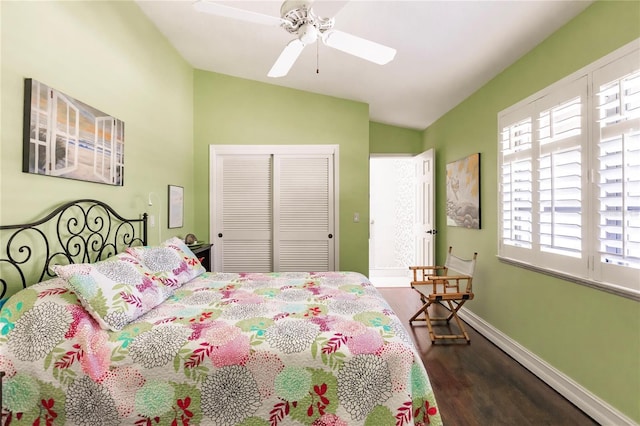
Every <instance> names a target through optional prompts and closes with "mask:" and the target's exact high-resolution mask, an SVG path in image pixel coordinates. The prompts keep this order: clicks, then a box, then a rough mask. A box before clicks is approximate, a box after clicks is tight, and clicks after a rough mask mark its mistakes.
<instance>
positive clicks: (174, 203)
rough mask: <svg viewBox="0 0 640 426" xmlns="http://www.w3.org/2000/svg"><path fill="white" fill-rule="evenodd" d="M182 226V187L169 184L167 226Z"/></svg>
mask: <svg viewBox="0 0 640 426" xmlns="http://www.w3.org/2000/svg"><path fill="white" fill-rule="evenodd" d="M183 226H184V188H183V187H181V186H176V185H169V228H182V227H183Z"/></svg>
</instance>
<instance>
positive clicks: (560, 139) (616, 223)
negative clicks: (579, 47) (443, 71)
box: [498, 40, 640, 299]
mask: <svg viewBox="0 0 640 426" xmlns="http://www.w3.org/2000/svg"><path fill="white" fill-rule="evenodd" d="M639 41H640V40H637V41H636V42H634V43H632V44H630V45H628V46H625V47H623V48H622V49H620V50H618V51H616V52H614V53H612V54H611V55H608V56H607V57H606V58H603V59H601V60H600V61H597V62H596V63H594V64H591V65H590V66H588V67H586V68H585V69H583V70H581V71H579V72H577V73H575V74H573V75H571V76H569V77H567V78H565V79H563V80H562V81H560V82H558V83H555V84H554V85H552V86H550V87H548V88H546V89H544V90H543V91H541V92H539V93H537V94H535V95H533V96H531V97H529V98H528V99H526V100H524V101H522V102H520V103H518V104H516V105H514V106H513V107H511V108H508V109H507V110H505V111H502V112H500V113H499V114H498V125H499V130H500V132H499V140H498V143H499V150H498V155H499V158H498V163H499V176H498V178H499V199H498V201H499V208H498V210H499V214H500V221H499V223H501V228H500V229H499V236H498V239H499V241H498V243H499V244H498V246H499V256H500V257H501V258H502V259H504V260H507V261H512V262H515V263H517V264H520V265H523V266H525V267H529V268H531V269H536V270H542V271H548V272H549V273H551V274H553V275H558V276H562V277H564V278H569V279H573V280H574V281H577V282H581V283H586V284H588V285H593V286H596V287H599V288H604V289H606V290H609V291H613V292H615V293H617V294H621V295H625V296H629V297H632V298H636V299H640V49H638V42H639Z"/></svg>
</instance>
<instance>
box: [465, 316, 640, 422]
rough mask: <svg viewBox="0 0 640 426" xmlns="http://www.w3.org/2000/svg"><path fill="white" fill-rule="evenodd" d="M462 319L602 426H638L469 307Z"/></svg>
mask: <svg viewBox="0 0 640 426" xmlns="http://www.w3.org/2000/svg"><path fill="white" fill-rule="evenodd" d="M459 314H460V318H462V319H463V320H464V321H465V322H466V323H467V324H469V325H470V326H471V327H473V328H474V329H475V330H476V331H477V332H478V333H480V334H482V335H483V336H484V337H486V338H487V339H489V340H490V341H491V342H492V343H494V344H495V345H496V346H497V347H499V348H500V349H502V350H503V351H504V352H505V353H507V354H508V355H509V356H511V357H512V358H513V359H515V360H516V361H517V362H518V363H520V364H521V365H522V366H523V367H525V368H526V369H527V370H529V371H531V372H532V373H533V374H535V375H536V376H538V378H540V379H541V380H542V381H544V382H545V383H547V384H548V385H549V386H551V387H552V388H553V389H555V390H556V391H557V392H558V393H559V394H560V395H562V396H563V397H565V398H566V399H568V400H569V401H571V402H572V403H573V404H575V405H576V406H577V407H578V408H580V409H581V410H582V411H584V412H585V413H586V414H587V415H589V416H590V417H591V418H593V419H594V420H595V421H597V422H598V423H600V424H603V425H620V426H622V425H629V426H633V425H637V423H636V422H634V421H633V420H632V419H631V418H629V417H627V416H626V415H625V414H623V413H622V412H620V411H619V410H617V409H616V408H614V407H612V406H611V405H610V404H608V403H607V402H605V401H604V400H602V399H601V398H599V397H598V396H596V395H594V394H593V393H591V392H590V391H589V390H587V389H585V388H584V387H582V386H580V384H578V383H576V382H575V381H574V380H573V379H571V378H570V377H569V376H567V375H566V374H564V373H563V372H561V371H560V370H558V369H556V368H555V367H553V366H552V365H551V364H549V363H547V362H546V361H544V360H543V359H541V358H540V357H538V356H537V355H536V354H534V353H533V352H531V351H529V350H528V349H527V348H525V347H524V346H522V345H520V344H519V343H518V342H516V341H515V340H513V339H511V338H510V337H509V336H507V335H506V334H504V333H502V332H501V331H500V330H498V329H497V328H495V327H493V326H492V325H491V324H489V323H488V322H486V321H485V320H483V319H482V318H480V317H479V316H477V315H476V314H474V313H473V312H471V311H470V310H468V309H466V308H462V309H461V310H460V311H459Z"/></svg>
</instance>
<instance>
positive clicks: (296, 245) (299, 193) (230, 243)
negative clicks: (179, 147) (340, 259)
mask: <svg viewBox="0 0 640 426" xmlns="http://www.w3.org/2000/svg"><path fill="white" fill-rule="evenodd" d="M336 151H337V147H334V146H329V145H326V146H325V145H321V146H318V145H315V146H269V147H263V146H255V145H252V146H229V145H217V146H216V145H212V146H211V161H210V164H211V189H212V192H211V195H210V197H211V198H210V205H211V207H210V214H211V230H210V233H211V242H212V243H213V244H214V248H213V250H214V269H215V270H217V271H219V272H270V271H276V272H284V271H330V270H334V269H336V268H337V267H338V265H337V261H336V259H337V256H338V253H337V235H336V234H337V224H336V220H335V217H336V214H337V207H338V206H337V202H336V191H335V190H334V188H335V187H336V186H337V176H336V163H337V152H336Z"/></svg>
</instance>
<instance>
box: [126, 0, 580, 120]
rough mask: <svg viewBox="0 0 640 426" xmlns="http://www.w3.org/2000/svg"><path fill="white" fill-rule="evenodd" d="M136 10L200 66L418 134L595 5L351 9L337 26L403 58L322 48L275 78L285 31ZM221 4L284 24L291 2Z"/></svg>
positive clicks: (143, 2)
mask: <svg viewBox="0 0 640 426" xmlns="http://www.w3.org/2000/svg"><path fill="white" fill-rule="evenodd" d="M136 2H137V4H138V5H139V6H140V8H141V9H142V11H143V12H144V13H145V14H146V15H147V16H148V17H149V19H150V20H151V21H152V22H153V23H154V24H155V25H156V26H157V27H158V29H159V30H160V31H161V32H162V33H163V34H164V35H165V36H166V37H167V39H168V40H169V41H170V43H171V44H172V45H173V46H174V47H175V48H176V49H177V51H178V52H179V53H180V54H181V55H182V57H183V58H184V59H185V60H186V61H187V62H189V63H190V64H191V65H192V66H193V67H194V68H197V69H202V70H208V71H214V72H218V73H222V74H228V75H232V76H236V77H241V78H246V79H250V80H256V81H262V82H265V83H270V84H276V85H280V86H285V87H290V88H295V89H300V90H305V91H309V92H314V93H321V94H325V95H331V96H336V97H339V98H344V99H350V100H355V101H360V102H365V103H367V104H369V114H370V119H371V120H372V121H377V122H380V123H386V124H392V125H396V126H400V127H406V128H412V129H418V130H423V129H425V128H426V127H428V126H429V125H430V124H432V123H433V122H434V121H436V120H437V119H438V118H439V117H441V116H442V115H444V114H445V113H446V112H447V111H449V110H450V109H451V108H453V107H454V106H455V105H457V104H458V103H460V102H461V101H463V100H464V99H465V98H467V97H468V96H469V95H471V94H472V93H473V92H475V91H476V90H477V89H479V88H480V87H482V86H483V85H484V84H485V83H487V82H488V81H489V80H491V79H492V78H493V77H495V76H496V75H497V74H499V73H500V72H501V71H502V70H504V69H505V68H506V67H508V66H509V65H511V64H512V63H513V62H515V61H516V60H517V59H518V58H520V57H521V56H522V55H524V54H525V53H527V52H528V51H529V50H531V49H532V48H533V47H535V46H536V45H537V44H539V43H540V42H542V41H543V40H544V39H545V38H547V37H548V36H549V35H551V34H552V33H553V32H554V31H556V30H557V29H558V28H560V27H561V26H563V25H564V24H565V23H567V22H568V21H569V20H571V19H572V18H573V17H575V16H576V15H577V14H579V13H580V12H581V11H583V10H584V9H585V8H587V7H588V6H589V5H590V4H591V3H592V1H587V0H573V1H569V0H564V1H550V0H546V1H524V0H511V1H373V0H368V1H363V0H360V1H357V0H355V1H350V2H347V3H346V5H344V7H343V8H342V9H340V10H339V11H338V13H337V15H336V20H335V27H334V28H336V29H339V30H341V31H345V32H348V33H351V34H354V35H357V36H359V37H363V38H366V39H369V40H372V41H375V42H378V43H381V44H384V45H387V46H390V47H394V48H395V49H397V54H396V57H395V59H394V60H393V61H391V62H390V63H388V64H386V65H376V64H373V63H370V62H368V61H365V60H363V59H359V58H357V57H354V56H351V55H348V54H346V53H343V52H340V51H338V50H335V49H331V48H329V47H327V46H325V45H323V44H322V43H320V44H318V43H316V44H313V45H309V46H307V47H306V48H305V50H304V51H303V52H302V55H301V56H300V57H299V58H298V60H297V62H296V63H295V64H294V66H293V68H292V69H291V71H290V72H289V74H288V75H287V76H285V77H282V78H278V79H274V78H269V77H267V72H268V71H269V69H270V68H271V66H272V65H273V63H274V62H275V60H276V58H277V57H278V55H279V54H280V52H281V51H282V49H283V48H284V46H285V45H286V44H287V43H288V42H289V41H290V40H292V39H293V38H294V36H292V35H291V34H289V33H288V32H287V31H285V30H284V29H282V28H278V27H270V26H263V25H260V24H254V23H248V22H244V21H238V20H234V19H230V18H223V17H219V16H214V15H209V14H204V13H201V12H197V11H196V10H194V8H193V6H192V4H193V1H192V0H170V1H166V0H163V1H159V0H136ZM220 3H222V4H225V5H229V6H233V7H237V8H243V9H247V10H251V11H254V12H259V13H263V14H267V15H273V16H280V6H281V4H282V2H281V1H271V0H263V1H224V2H220ZM341 3H344V2H331V1H329V0H322V1H320V0H318V1H316V3H315V4H314V10H315V11H316V13H317V14H318V15H320V16H331V14H332V13H333V12H332V10H335V9H336V8H337V9H339V5H340V4H341ZM316 46H317V47H318V48H316ZM317 62H318V64H319V68H318V67H317ZM317 68H318V69H319V73H316V69H317Z"/></svg>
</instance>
